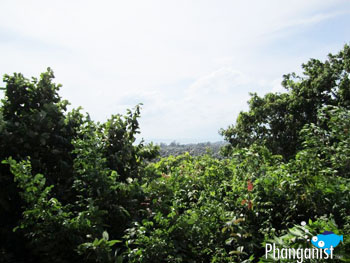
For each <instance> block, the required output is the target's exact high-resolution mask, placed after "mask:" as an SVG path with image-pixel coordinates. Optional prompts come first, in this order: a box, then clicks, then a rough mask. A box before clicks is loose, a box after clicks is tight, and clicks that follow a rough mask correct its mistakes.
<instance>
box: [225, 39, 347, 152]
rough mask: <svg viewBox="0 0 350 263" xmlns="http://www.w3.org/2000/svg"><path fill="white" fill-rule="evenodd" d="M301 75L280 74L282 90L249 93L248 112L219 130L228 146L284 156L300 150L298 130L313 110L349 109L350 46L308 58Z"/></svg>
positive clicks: (310, 118)
mask: <svg viewBox="0 0 350 263" xmlns="http://www.w3.org/2000/svg"><path fill="white" fill-rule="evenodd" d="M302 68H303V75H302V76H297V75H296V74H295V73H292V74H287V75H284V76H283V81H282V85H283V86H284V88H285V89H286V90H287V92H286V93H282V94H281V93H268V94H266V95H265V96H264V97H260V96H258V95H257V94H255V93H254V94H251V99H250V100H249V111H248V112H241V113H240V114H239V116H238V118H237V121H236V123H235V124H234V125H232V126H230V127H228V128H227V129H226V130H225V129H221V131H220V133H221V134H222V135H223V136H224V138H225V140H227V141H228V142H229V143H230V146H228V147H226V149H225V152H226V154H229V153H230V152H232V148H235V147H237V148H240V147H247V146H249V145H251V144H253V143H254V142H255V143H258V144H264V145H265V146H267V147H268V149H270V150H271V152H272V153H273V154H279V155H282V156H283V157H284V158H285V159H290V158H291V157H294V156H295V153H296V152H297V151H298V150H300V149H301V140H300V134H299V132H300V130H301V129H302V128H303V127H304V125H305V124H308V123H315V122H316V120H317V111H318V110H319V109H320V108H321V107H323V106H325V105H333V106H343V107H346V108H350V79H349V73H350V47H349V45H345V46H344V48H343V50H341V51H340V52H339V53H338V54H336V55H332V54H329V55H328V59H327V60H326V61H325V62H321V61H320V60H317V59H311V60H310V61H309V62H308V63H306V64H303V65H302Z"/></svg>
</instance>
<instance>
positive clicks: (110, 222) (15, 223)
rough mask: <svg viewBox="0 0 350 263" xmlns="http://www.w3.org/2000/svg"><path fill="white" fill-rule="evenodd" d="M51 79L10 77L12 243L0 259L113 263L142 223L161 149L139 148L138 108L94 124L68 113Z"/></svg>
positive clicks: (6, 167)
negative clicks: (143, 182) (148, 168)
mask: <svg viewBox="0 0 350 263" xmlns="http://www.w3.org/2000/svg"><path fill="white" fill-rule="evenodd" d="M53 78H54V75H53V72H52V71H51V69H48V70H47V72H45V73H43V74H41V76H40V79H39V80H37V79H35V78H33V79H32V80H31V81H30V80H28V79H26V78H24V76H23V75H22V74H14V75H13V76H8V75H5V77H4V82H5V83H6V87H5V98H4V99H3V100H2V106H1V108H0V132H1V136H0V155H1V156H0V158H1V159H2V160H7V161H5V163H4V164H2V165H1V166H0V169H1V171H0V172H1V173H0V182H1V188H2V191H1V193H0V206H1V207H0V209H1V215H2V216H1V219H0V220H1V227H0V234H1V240H6V241H7V242H1V247H0V255H1V257H2V258H4V259H5V260H8V261H11V260H15V261H26V262H31V261H33V262H48V261H51V262H71V261H84V262H115V260H117V259H118V260H119V259H120V257H119V255H118V253H119V252H120V253H121V251H123V246H118V247H116V244H117V243H120V241H119V240H120V239H121V238H122V236H123V235H124V230H125V229H126V228H127V227H128V226H130V225H131V222H133V221H137V220H139V218H140V217H141V216H142V213H143V212H142V211H143V208H142V206H141V203H142V201H143V200H144V193H143V190H142V189H141V186H140V185H139V183H138V181H139V180H140V178H141V177H142V175H143V169H144V167H145V165H146V163H147V162H148V160H149V159H152V158H153V157H154V156H157V154H158V150H157V147H154V146H153V145H145V144H144V142H143V141H141V142H140V143H136V137H135V136H136V134H137V133H139V125H138V120H137V119H138V118H139V116H140V106H139V105H137V106H136V107H135V110H134V111H131V110H128V112H127V115H126V116H122V115H113V116H112V117H111V119H110V120H108V121H107V122H106V123H103V124H100V123H95V122H93V121H91V119H90V118H89V116H88V115H86V116H85V115H83V114H81V113H80V108H78V109H76V110H72V111H71V112H68V113H67V109H66V107H67V105H68V102H67V101H65V100H61V98H60V97H59V95H58V90H59V87H60V85H56V84H55V83H53V82H52V79H53ZM13 229H16V231H15V232H13ZM124 250H125V248H124Z"/></svg>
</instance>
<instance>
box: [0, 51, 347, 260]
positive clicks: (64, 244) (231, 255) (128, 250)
mask: <svg viewBox="0 0 350 263" xmlns="http://www.w3.org/2000/svg"><path fill="white" fill-rule="evenodd" d="M303 68H304V75H303V76H296V75H295V74H290V75H286V76H285V78H284V81H283V83H284V86H285V87H286V88H287V92H286V93H283V94H272V93H271V94H267V95H265V96H264V97H259V96H257V95H256V94H253V95H252V99H251V100H250V102H249V105H250V109H249V111H248V112H242V113H241V114H240V115H239V117H238V119H237V121H236V124H235V125H233V126H231V127H229V128H228V129H227V130H222V131H221V132H222V134H223V135H224V136H225V138H226V139H227V140H228V142H229V143H230V144H229V145H227V146H226V147H225V149H224V150H223V152H224V154H225V155H226V156H225V158H221V159H218V158H215V157H213V156H212V155H211V154H204V155H200V156H193V155H190V154H189V153H185V154H182V155H178V156H168V157H165V158H161V159H160V160H159V161H157V162H155V161H153V162H150V160H155V158H159V155H158V151H159V149H158V147H156V146H153V145H152V144H150V145H146V144H144V142H143V141H141V142H140V143H136V142H135V135H136V134H137V133H138V132H139V125H138V118H139V116H140V106H136V107H135V109H134V110H133V111H130V110H129V111H128V112H127V114H126V115H125V116H122V115H113V116H112V117H111V118H110V119H109V120H107V121H106V122H105V123H96V122H94V121H92V120H91V119H90V118H89V115H86V114H83V113H81V109H75V110H72V111H70V112H67V105H68V102H67V101H65V100H62V99H61V98H60V97H59V95H58V90H59V85H56V84H54V83H53V81H52V80H53V77H54V76H53V72H52V71H51V70H50V69H48V71H47V72H45V73H43V74H41V76H40V78H39V79H35V78H33V79H32V80H28V79H26V78H24V76H23V75H21V74H14V75H12V76H8V75H5V77H4V82H5V84H6V86H5V88H4V90H5V98H4V99H3V100H2V105H1V108H0V109H1V110H0V133H1V137H0V155H1V156H0V158H1V160H3V161H2V164H1V166H0V182H1V192H0V213H1V214H0V215H1V217H0V235H1V236H0V242H1V243H0V260H1V261H2V262H152V263H153V262H155V263H157V262H159V263H161V262H162V263H163V262H203V263H204V262H269V261H270V260H271V259H265V258H264V253H265V249H264V244H265V243H266V242H269V241H270V240H274V242H275V243H276V244H278V245H280V246H285V247H298V246H303V247H305V246H309V247H310V246H311V244H310V242H309V241H307V240H306V239H307V238H310V237H312V236H313V235H317V234H319V233H321V232H323V231H326V230H327V231H333V232H335V233H336V234H342V235H344V242H343V243H342V244H340V245H339V246H338V247H336V249H335V254H336V256H337V259H334V260H333V262H350V256H349V255H350V239H349V238H348V237H349V235H350V215H349V212H350V136H349V131H350V81H349V73H350V48H349V46H347V45H346V46H345V47H344V49H343V50H342V51H340V52H339V53H338V54H337V55H329V58H328V60H326V61H325V62H321V61H319V60H315V59H312V60H310V61H309V62H308V63H307V64H305V65H304V66H303ZM301 221H306V222H308V224H307V225H306V226H305V227H304V228H302V227H300V222H301ZM287 262H289V261H287ZM308 262H322V261H321V260H316V261H313V260H309V261H308Z"/></svg>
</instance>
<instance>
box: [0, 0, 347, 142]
mask: <svg viewBox="0 0 350 263" xmlns="http://www.w3.org/2000/svg"><path fill="white" fill-rule="evenodd" d="M349 42H350V1H348V0H317V1H316V0H307V1H305V0H289V1H281V0H245V1H240V0H139V1H135V0H128V1H126V0H125V1H118V0H114V1H105V0H100V1H88V0H84V1H79V0H75V1H66V0H61V1H48V0H45V1H41V0H38V1H34V0H25V1H17V0H12V1H1V2H0V75H1V76H3V75H4V74H12V73H14V72H20V73H23V74H24V75H25V76H26V77H27V78H30V77H32V76H34V77H38V76H39V75H40V73H41V72H44V71H45V70H46V68H47V67H51V68H52V69H53V71H54V72H55V82H56V83H61V84H62V85H63V86H62V88H61V89H60V92H59V94H60V96H61V97H62V98H64V99H67V100H68V101H70V103H71V107H72V108H76V107H78V106H82V107H83V109H84V112H88V113H89V114H90V116H91V117H92V119H94V120H96V121H101V122H103V121H105V120H106V119H107V118H108V117H109V116H111V115H112V114H117V113H120V114H124V113H125V112H126V109H128V108H133V107H134V106H135V105H136V104H138V103H143V106H142V111H141V118H140V128H141V135H140V136H141V137H142V138H144V139H145V140H146V141H148V142H149V141H153V142H156V143H159V142H165V143H170V142H172V141H177V142H180V143H190V142H192V143H195V142H207V141H212V142H214V141H220V140H223V138H222V137H221V135H219V133H218V131H219V129H220V128H227V127H228V126H229V125H231V124H234V123H235V119H236V118H237V116H238V114H239V112H240V111H244V110H247V109H248V105H247V100H248V99H249V92H256V93H258V94H259V95H261V96H263V95H264V94H266V93H268V92H283V88H282V87H281V85H280V83H281V80H282V76H283V74H287V73H291V72H297V73H299V74H300V73H301V72H302V70H301V65H302V63H306V62H307V61H308V60H309V59H310V58H317V59H321V60H324V59H326V57H327V54H328V53H336V52H338V51H339V50H341V49H342V48H343V46H344V44H346V43H349ZM3 85H4V84H3V83H2V82H0V86H3ZM0 96H2V97H3V94H1V95H0Z"/></svg>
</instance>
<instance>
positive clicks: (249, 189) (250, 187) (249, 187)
mask: <svg viewBox="0 0 350 263" xmlns="http://www.w3.org/2000/svg"><path fill="white" fill-rule="evenodd" d="M253 188H254V186H253V183H252V181H250V180H248V191H253Z"/></svg>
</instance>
